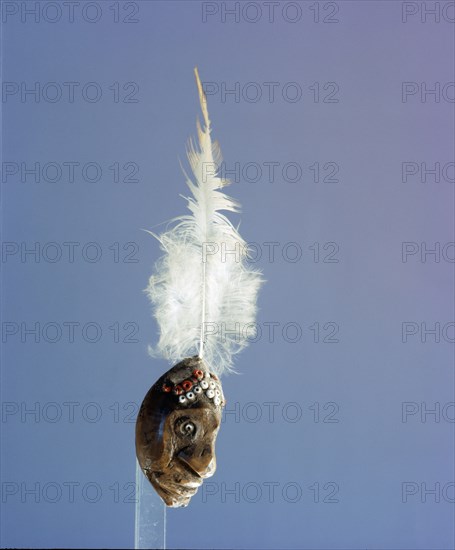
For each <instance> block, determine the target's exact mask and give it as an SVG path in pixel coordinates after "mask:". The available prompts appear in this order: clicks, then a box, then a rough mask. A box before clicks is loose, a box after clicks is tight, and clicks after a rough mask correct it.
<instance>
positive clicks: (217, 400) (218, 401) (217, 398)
mask: <svg viewBox="0 0 455 550" xmlns="http://www.w3.org/2000/svg"><path fill="white" fill-rule="evenodd" d="M213 402H214V403H215V405H219V404H220V403H221V399H220V398H219V397H218V395H217V396H216V397H215V399H214V400H213Z"/></svg>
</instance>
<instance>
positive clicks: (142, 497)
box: [134, 461, 166, 550]
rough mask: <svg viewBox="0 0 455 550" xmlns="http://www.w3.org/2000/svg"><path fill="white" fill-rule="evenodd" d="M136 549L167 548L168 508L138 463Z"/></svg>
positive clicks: (160, 549) (162, 549)
mask: <svg viewBox="0 0 455 550" xmlns="http://www.w3.org/2000/svg"><path fill="white" fill-rule="evenodd" d="M136 488H137V492H136V517H135V526H134V548H157V549H159V550H164V549H165V548H166V506H165V505H164V503H163V501H162V500H161V499H160V497H159V496H158V494H157V493H156V492H155V490H154V489H153V487H152V485H151V484H150V482H149V481H148V480H147V478H146V477H145V475H144V474H143V473H142V470H141V468H140V466H139V464H138V462H137V461H136Z"/></svg>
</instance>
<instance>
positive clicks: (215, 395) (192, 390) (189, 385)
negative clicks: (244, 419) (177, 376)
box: [162, 369, 225, 407]
mask: <svg viewBox="0 0 455 550" xmlns="http://www.w3.org/2000/svg"><path fill="white" fill-rule="evenodd" d="M162 391H163V392H164V393H172V394H173V395H175V396H176V397H178V402H179V403H180V404H181V405H191V404H192V403H195V402H196V401H197V400H198V398H199V397H200V396H201V395H202V394H205V396H206V397H208V399H210V400H212V399H213V402H214V404H215V405H217V406H219V405H221V406H222V407H224V404H225V401H224V396H223V393H222V391H221V384H220V382H219V380H218V377H217V376H216V375H215V374H212V373H211V372H208V371H206V372H205V373H204V371H202V370H201V369H195V370H194V371H193V376H191V377H190V378H187V379H185V380H184V381H183V382H180V383H179V384H172V382H167V383H165V384H163V386H162Z"/></svg>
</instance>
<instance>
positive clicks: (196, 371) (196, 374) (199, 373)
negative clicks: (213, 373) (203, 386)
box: [193, 369, 204, 380]
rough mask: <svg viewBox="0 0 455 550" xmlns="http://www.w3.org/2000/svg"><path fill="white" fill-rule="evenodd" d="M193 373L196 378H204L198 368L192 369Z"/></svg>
mask: <svg viewBox="0 0 455 550" xmlns="http://www.w3.org/2000/svg"><path fill="white" fill-rule="evenodd" d="M193 374H194V376H195V377H196V378H197V379H198V380H202V379H203V378H204V373H203V372H202V371H201V370H200V369H196V370H195V371H193Z"/></svg>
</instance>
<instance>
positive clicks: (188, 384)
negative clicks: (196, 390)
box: [182, 380, 193, 391]
mask: <svg viewBox="0 0 455 550" xmlns="http://www.w3.org/2000/svg"><path fill="white" fill-rule="evenodd" d="M192 387H193V382H190V380H185V382H182V388H183V389H184V390H185V391H190V390H191V388H192Z"/></svg>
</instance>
